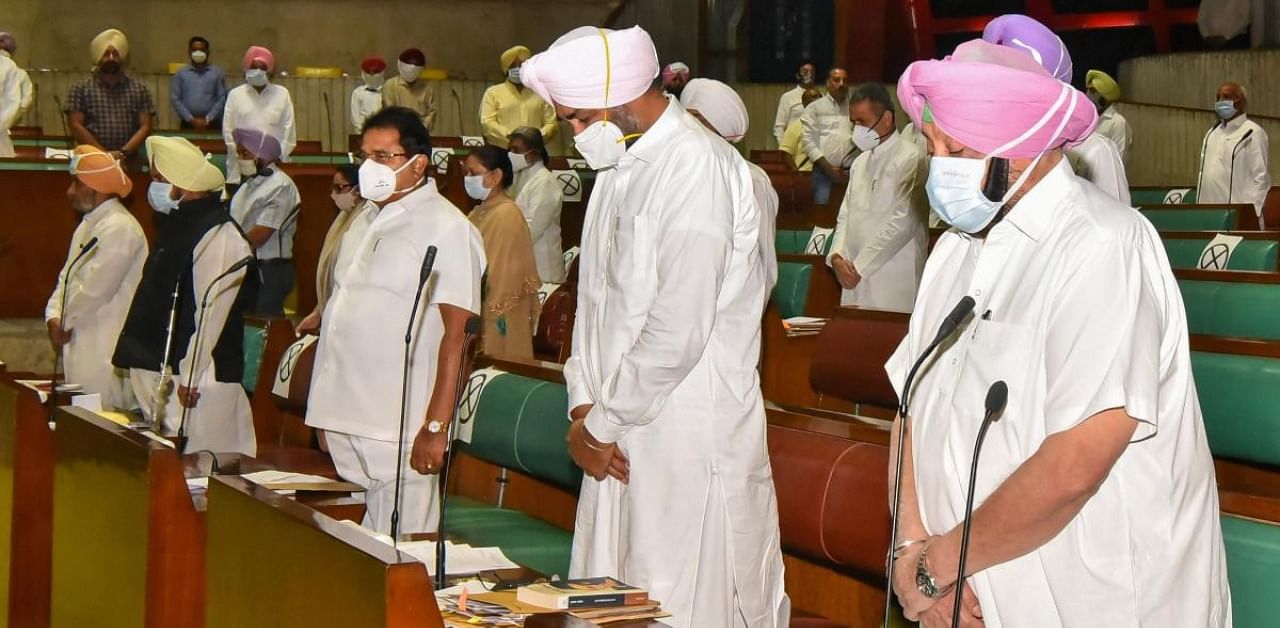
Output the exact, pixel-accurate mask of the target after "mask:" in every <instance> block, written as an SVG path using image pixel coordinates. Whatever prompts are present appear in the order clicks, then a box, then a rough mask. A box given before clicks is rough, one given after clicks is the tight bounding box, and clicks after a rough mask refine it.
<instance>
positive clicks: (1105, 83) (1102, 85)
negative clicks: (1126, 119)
mask: <svg viewBox="0 0 1280 628" xmlns="http://www.w3.org/2000/svg"><path fill="white" fill-rule="evenodd" d="M1084 84H1085V87H1093V89H1094V91H1096V92H1098V93H1099V94H1102V97H1103V98H1106V99H1107V101H1108V102H1120V84H1119V83H1117V82H1116V80H1115V79H1113V78H1111V75H1110V74H1107V73H1106V72H1103V71H1102V70H1089V72H1088V73H1086V74H1085V75H1084Z"/></svg>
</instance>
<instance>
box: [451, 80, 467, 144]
mask: <svg viewBox="0 0 1280 628" xmlns="http://www.w3.org/2000/svg"><path fill="white" fill-rule="evenodd" d="M449 93H450V94H453V99H454V101H456V102H457V103H458V135H459V136H462V135H466V133H465V132H464V131H463V130H462V97H461V96H459V95H458V89H457V88H456V87H450V88H449Z"/></svg>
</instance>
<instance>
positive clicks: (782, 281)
mask: <svg viewBox="0 0 1280 628" xmlns="http://www.w3.org/2000/svg"><path fill="white" fill-rule="evenodd" d="M812 274H813V265H812V264H802V263H800V262H779V263H778V283H777V284H775V285H774V286H773V293H772V298H773V303H774V305H775V306H776V307H777V308H778V315H779V316H781V317H782V318H784V319H786V318H791V317H792V316H801V315H803V314H804V311H805V306H806V305H807V304H808V300H809V279H810V275H812Z"/></svg>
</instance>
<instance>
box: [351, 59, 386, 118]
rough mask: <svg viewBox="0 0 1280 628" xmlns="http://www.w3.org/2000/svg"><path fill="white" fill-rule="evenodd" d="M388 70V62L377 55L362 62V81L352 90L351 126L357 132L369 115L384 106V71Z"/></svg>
mask: <svg viewBox="0 0 1280 628" xmlns="http://www.w3.org/2000/svg"><path fill="white" fill-rule="evenodd" d="M386 70H387V62H386V61H383V60H382V57H379V56H376V55H375V56H369V57H365V59H364V61H361V62H360V80H361V83H360V84H359V85H357V86H356V88H355V89H353V90H351V128H352V129H353V130H354V132H356V133H359V132H360V128H361V127H363V126H364V121H365V120H367V119H368V118H369V116H371V115H373V114H374V112H376V111H378V110H379V109H381V108H382V83H383V76H382V73H383V72H386Z"/></svg>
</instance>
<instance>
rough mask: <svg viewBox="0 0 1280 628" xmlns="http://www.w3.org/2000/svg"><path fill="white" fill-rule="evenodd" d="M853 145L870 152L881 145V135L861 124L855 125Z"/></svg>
mask: <svg viewBox="0 0 1280 628" xmlns="http://www.w3.org/2000/svg"><path fill="white" fill-rule="evenodd" d="M853 145H854V146H857V147H858V150H860V151H862V152H864V153H866V152H870V151H871V149H873V148H875V147H877V146H879V145H880V136H879V135H877V134H876V132H875V131H872V130H871V129H870V128H868V127H865V126H862V125H861V124H859V125H855V126H854V127H853Z"/></svg>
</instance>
